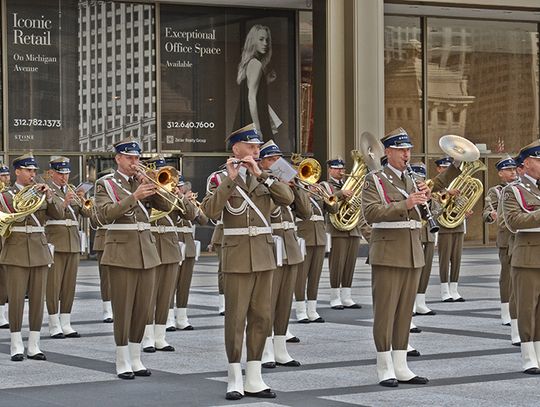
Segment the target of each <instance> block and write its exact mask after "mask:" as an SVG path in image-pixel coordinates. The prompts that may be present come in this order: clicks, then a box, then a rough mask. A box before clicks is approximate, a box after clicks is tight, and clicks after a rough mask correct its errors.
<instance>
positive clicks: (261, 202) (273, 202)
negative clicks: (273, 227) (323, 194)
mask: <svg viewBox="0 0 540 407" xmlns="http://www.w3.org/2000/svg"><path fill="white" fill-rule="evenodd" d="M268 178H269V175H268V174H266V173H264V172H263V173H262V174H261V175H260V176H259V178H255V177H254V176H252V175H250V176H249V179H248V185H246V183H245V182H244V181H243V180H242V178H241V176H240V175H238V176H237V177H236V179H235V180H234V181H233V180H232V179H231V178H230V177H228V176H227V177H225V178H223V180H222V182H221V183H220V184H219V185H214V184H213V185H212V186H211V188H210V193H209V194H207V195H206V196H205V197H204V200H203V202H202V207H201V209H202V211H203V212H204V213H205V214H206V215H207V216H208V217H209V218H210V219H214V220H217V219H220V218H221V217H222V216H223V227H224V229H228V228H248V227H249V226H256V227H266V225H265V224H264V222H263V220H262V219H261V218H260V217H259V215H257V213H256V212H255V210H254V209H252V208H251V206H250V205H248V204H247V201H245V200H244V198H243V197H242V196H241V195H240V193H239V192H238V190H237V189H236V187H237V186H238V187H239V188H241V189H242V190H243V191H244V192H245V193H246V194H247V195H248V197H249V198H250V199H251V200H252V202H253V203H254V204H255V205H256V206H257V207H258V208H259V211H260V212H261V213H262V214H263V216H264V217H265V219H266V222H267V223H268V226H270V213H271V212H272V211H273V210H274V209H275V207H276V206H277V205H290V204H291V203H292V202H293V200H294V195H293V192H292V191H291V188H290V187H289V185H287V184H284V183H283V182H280V181H278V180H274V182H273V183H272V184H271V185H270V186H268V185H267V184H265V183H264V182H265V181H266V180H267V179H268ZM222 212H223V214H222ZM233 212H234V213H233ZM221 261H222V271H223V272H224V273H251V272H257V271H266V270H274V269H275V268H276V260H275V256H274V244H273V239H272V235H271V234H270V233H268V234H259V235H256V236H249V235H248V234H245V235H241V236H230V235H224V236H223V241H222V254H221Z"/></svg>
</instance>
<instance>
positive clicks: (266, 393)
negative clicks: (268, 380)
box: [244, 389, 276, 399]
mask: <svg viewBox="0 0 540 407" xmlns="http://www.w3.org/2000/svg"><path fill="white" fill-rule="evenodd" d="M244 394H245V395H246V396H247V397H258V398H260V399H275V398H276V393H274V392H273V391H272V390H270V389H264V390H261V391H258V392H255V393H251V392H249V391H245V392H244Z"/></svg>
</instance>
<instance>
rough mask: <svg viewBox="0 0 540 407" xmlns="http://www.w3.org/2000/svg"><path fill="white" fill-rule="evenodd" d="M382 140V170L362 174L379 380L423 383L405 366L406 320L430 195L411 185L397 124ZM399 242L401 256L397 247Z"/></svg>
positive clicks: (407, 148)
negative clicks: (422, 207) (424, 207)
mask: <svg viewBox="0 0 540 407" xmlns="http://www.w3.org/2000/svg"><path fill="white" fill-rule="evenodd" d="M381 142H382V143H383V145H384V151H385V153H386V155H387V156H388V164H387V166H386V167H384V169H383V170H381V171H378V172H372V173H370V174H368V175H367V176H366V179H365V183H364V190H363V191H362V210H363V213H364V217H365V220H366V221H367V222H368V223H369V224H371V226H372V228H373V229H372V232H371V238H370V247H369V263H370V264H371V270H372V275H371V278H372V294H373V313H374V322H373V337H374V340H375V346H376V348H377V375H378V378H379V384H380V385H381V386H385V387H397V386H398V382H401V383H409V384H426V383H428V379H427V378H425V377H420V376H417V375H416V374H414V373H413V372H412V371H411V370H410V369H409V367H408V366H407V345H408V342H409V326H410V322H411V318H412V310H413V304H414V299H415V295H416V291H417V288H418V282H419V278H420V272H421V268H422V267H423V266H424V254H423V250H422V245H421V242H420V230H421V228H422V223H421V219H422V216H421V212H420V210H419V209H418V205H421V204H425V203H426V202H427V201H428V199H429V198H430V191H429V188H427V186H426V185H425V183H423V182H419V184H418V188H419V190H418V191H415V187H414V184H413V182H414V181H413V180H412V179H411V177H410V176H409V175H408V174H407V172H406V166H407V163H408V161H409V160H410V156H411V148H412V147H413V145H412V143H411V141H410V139H409V135H408V134H407V132H406V131H405V130H404V129H402V128H399V129H396V130H394V131H392V132H390V133H389V134H387V135H386V136H385V137H384V138H383V139H382V140H381ZM398 247H401V248H403V249H404V250H403V251H402V252H401V255H400V256H396V249H397V248H398Z"/></svg>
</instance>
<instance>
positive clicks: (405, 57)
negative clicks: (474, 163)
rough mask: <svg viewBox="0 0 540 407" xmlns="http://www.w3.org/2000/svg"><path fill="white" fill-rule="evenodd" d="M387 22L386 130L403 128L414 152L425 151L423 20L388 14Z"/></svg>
mask: <svg viewBox="0 0 540 407" xmlns="http://www.w3.org/2000/svg"><path fill="white" fill-rule="evenodd" d="M384 23H385V29H384V82H385V83H384V103H385V112H386V117H385V131H386V132H389V131H391V130H393V129H395V128H397V127H403V128H404V129H405V130H407V132H408V133H409V135H410V136H411V138H412V140H413V143H414V147H415V148H414V152H415V153H419V152H423V151H424V148H423V147H424V146H423V141H422V45H421V42H420V40H421V30H420V19H419V18H417V17H401V16H386V17H385V18H384Z"/></svg>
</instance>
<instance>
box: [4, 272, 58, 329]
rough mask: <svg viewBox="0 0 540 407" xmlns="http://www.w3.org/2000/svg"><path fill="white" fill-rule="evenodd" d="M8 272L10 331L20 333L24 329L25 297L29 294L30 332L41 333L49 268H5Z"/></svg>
mask: <svg viewBox="0 0 540 407" xmlns="http://www.w3.org/2000/svg"><path fill="white" fill-rule="evenodd" d="M4 267H5V268H6V271H7V275H6V277H7V278H6V280H7V292H8V297H9V312H8V314H9V330H10V331H11V332H20V331H21V328H22V320H23V311H24V297H25V295H26V294H27V293H28V321H29V327H30V331H40V330H41V324H42V322H43V303H44V300H45V287H46V285H47V272H48V269H49V267H48V266H40V267H19V266H12V265H9V266H4Z"/></svg>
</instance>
